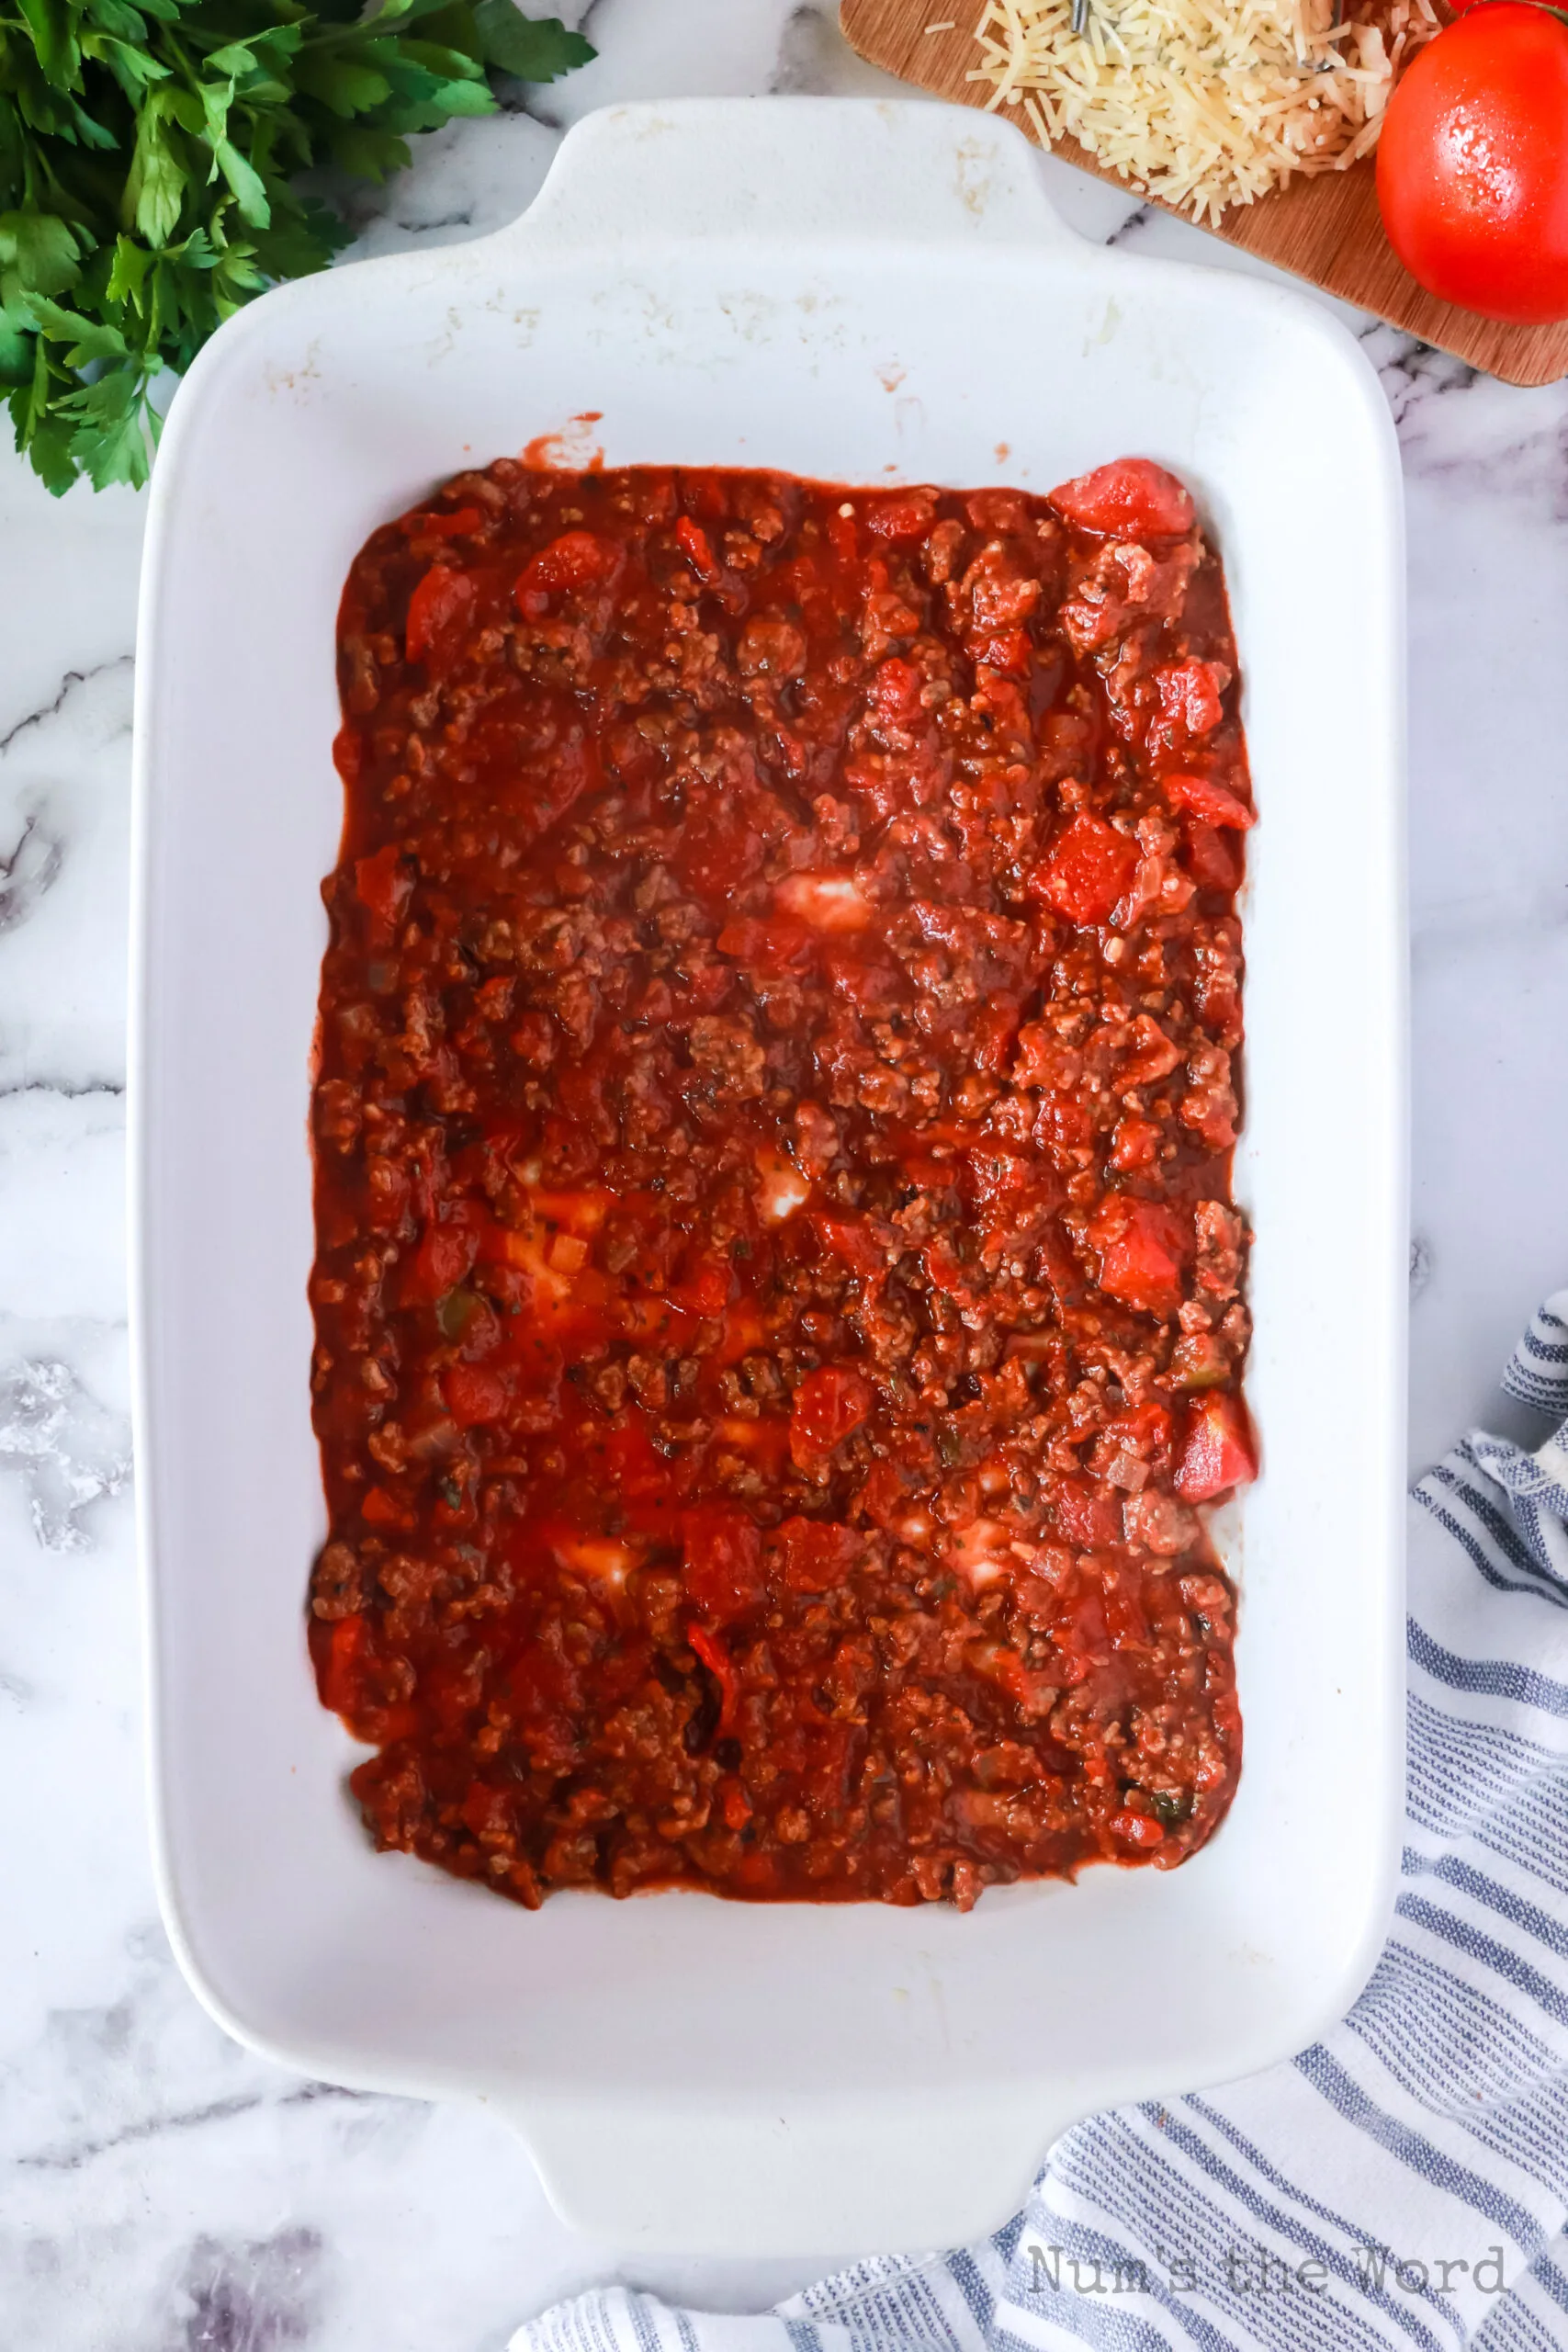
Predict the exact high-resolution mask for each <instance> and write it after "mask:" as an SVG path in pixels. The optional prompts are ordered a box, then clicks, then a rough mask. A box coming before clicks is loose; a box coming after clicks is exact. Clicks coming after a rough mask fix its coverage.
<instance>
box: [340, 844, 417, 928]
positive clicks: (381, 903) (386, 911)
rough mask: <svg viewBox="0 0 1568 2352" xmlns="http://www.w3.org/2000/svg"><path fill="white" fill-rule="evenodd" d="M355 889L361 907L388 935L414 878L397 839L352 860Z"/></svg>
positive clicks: (405, 904) (394, 924)
mask: <svg viewBox="0 0 1568 2352" xmlns="http://www.w3.org/2000/svg"><path fill="white" fill-rule="evenodd" d="M354 888H355V896H356V897H357V898H358V899H359V902H360V904H361V906H363V907H364V908H365V909H366V910H367V912H368V913H369V914H370V915H372V916H373V917H374V919H375V920H376V922H378V923H379V924H380V926H381V928H382V930H383V931H384V932H386V933H388V935H390V933H392V932H393V930H394V929H395V928H396V926H397V921H398V917H399V916H400V914H401V913H402V910H403V909H404V908H405V907H406V906H407V904H408V902H409V893H410V891H411V890H412V888H413V877H412V874H411V873H410V872H409V870H408V868H407V866H406V865H404V863H403V854H402V851H401V850H400V848H399V846H398V844H397V842H388V843H387V845H386V847H385V849H378V850H374V851H372V853H371V854H370V855H369V856H368V857H361V858H358V859H356V860H355V867H354Z"/></svg>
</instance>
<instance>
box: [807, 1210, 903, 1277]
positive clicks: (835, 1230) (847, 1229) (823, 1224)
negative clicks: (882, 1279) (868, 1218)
mask: <svg viewBox="0 0 1568 2352" xmlns="http://www.w3.org/2000/svg"><path fill="white" fill-rule="evenodd" d="M811 1222H812V1224H813V1225H814V1226H815V1227H816V1228H817V1233H818V1238H819V1239H820V1240H821V1242H822V1245H823V1247H824V1249H827V1250H831V1251H832V1253H833V1255H834V1257H835V1258H839V1259H841V1260H842V1261H843V1263H844V1264H845V1265H846V1266H848V1267H849V1268H850V1269H851V1271H852V1272H854V1273H857V1274H863V1275H866V1276H868V1277H869V1276H872V1275H874V1274H881V1273H885V1272H886V1270H887V1260H886V1254H885V1252H884V1250H883V1247H882V1244H881V1242H880V1241H878V1240H877V1238H876V1237H875V1235H874V1233H872V1232H871V1231H870V1230H869V1228H868V1227H866V1225H865V1224H864V1223H863V1220H862V1219H861V1218H859V1217H854V1216H814V1217H813V1218H812V1219H811Z"/></svg>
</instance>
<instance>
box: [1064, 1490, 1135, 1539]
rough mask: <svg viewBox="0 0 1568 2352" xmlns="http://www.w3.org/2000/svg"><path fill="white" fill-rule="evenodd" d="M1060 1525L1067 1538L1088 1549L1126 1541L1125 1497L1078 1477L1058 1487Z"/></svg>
mask: <svg viewBox="0 0 1568 2352" xmlns="http://www.w3.org/2000/svg"><path fill="white" fill-rule="evenodd" d="M1056 1527H1057V1532H1059V1533H1060V1535H1061V1537H1062V1539H1063V1541H1064V1542H1065V1543H1067V1544H1082V1545H1083V1546H1084V1547H1085V1549H1086V1550H1087V1549H1089V1548H1090V1547H1092V1546H1094V1545H1098V1544H1120V1543H1121V1541H1122V1498H1121V1497H1120V1496H1119V1495H1113V1494H1106V1493H1104V1492H1103V1491H1102V1490H1100V1489H1099V1488H1097V1487H1091V1486H1089V1484H1088V1483H1087V1482H1086V1481H1084V1480H1082V1479H1077V1478H1064V1479H1063V1480H1062V1482H1061V1485H1060V1486H1059V1487H1057V1489H1056Z"/></svg>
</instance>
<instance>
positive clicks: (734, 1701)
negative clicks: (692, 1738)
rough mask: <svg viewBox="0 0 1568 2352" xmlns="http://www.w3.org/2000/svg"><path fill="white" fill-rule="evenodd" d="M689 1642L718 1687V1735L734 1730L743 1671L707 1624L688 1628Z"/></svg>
mask: <svg viewBox="0 0 1568 2352" xmlns="http://www.w3.org/2000/svg"><path fill="white" fill-rule="evenodd" d="M686 1639H687V1640H688V1641H689V1642H690V1644H691V1645H692V1647H693V1648H694V1650H695V1652H696V1654H697V1656H698V1657H700V1658H701V1660H702V1662H703V1664H704V1665H705V1667H706V1668H707V1670H708V1672H709V1673H710V1674H711V1675H712V1676H713V1678H714V1679H715V1680H716V1682H717V1684H718V1694H719V1708H718V1723H717V1725H716V1730H717V1733H718V1736H719V1737H720V1738H723V1737H724V1736H725V1735H726V1733H728V1732H730V1731H733V1730H734V1728H735V1717H736V1713H737V1710H738V1709H739V1704H740V1669H739V1667H738V1666H737V1665H736V1663H735V1660H734V1659H733V1658H732V1657H730V1655H729V1652H728V1650H727V1649H726V1648H725V1646H724V1644H723V1642H722V1641H721V1640H720V1639H719V1637H718V1635H717V1634H716V1633H713V1632H711V1631H710V1630H709V1628H708V1627H707V1626H705V1625H688V1626H687V1628H686Z"/></svg>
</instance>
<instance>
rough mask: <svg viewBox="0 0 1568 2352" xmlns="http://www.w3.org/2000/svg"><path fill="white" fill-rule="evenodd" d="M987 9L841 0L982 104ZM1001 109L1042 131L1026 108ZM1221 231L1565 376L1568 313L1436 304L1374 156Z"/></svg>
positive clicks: (913, 71)
mask: <svg viewBox="0 0 1568 2352" xmlns="http://www.w3.org/2000/svg"><path fill="white" fill-rule="evenodd" d="M960 9H961V10H962V14H961V15H960V16H959V21H958V23H957V25H956V26H955V27H954V28H953V30H952V31H950V32H940V33H928V32H927V30H926V27H927V26H928V25H929V24H945V23H946V22H947V21H948V20H949V19H950V18H951V17H953V16H954V15H955V14H957V13H958V11H959V10H960ZM979 13H980V11H979V8H978V6H976V0H842V5H841V7H840V21H841V22H842V25H843V28H844V33H845V37H846V38H847V39H848V40H850V41H851V42H852V45H853V46H854V48H856V49H857V50H858V51H860V53H861V55H862V56H863V58H865V59H866V60H867V61H868V62H870V63H871V64H873V65H880V66H882V67H883V68H884V70H885V71H886V72H887V73H889V74H898V75H899V76H900V78H901V79H902V80H904V81H906V82H917V83H919V85H920V87H921V88H922V89H925V90H930V91H931V92H932V94H933V95H934V96H937V97H939V98H952V99H953V100H955V101H956V102H957V103H958V104H960V105H963V106H983V105H984V103H985V99H986V95H987V89H988V86H989V85H987V84H985V83H980V82H971V81H968V80H966V79H965V76H966V75H967V74H968V73H969V72H970V70H971V68H972V67H973V66H974V65H975V64H976V62H977V60H978V57H979V53H980V52H979V49H978V47H977V45H976V40H975V36H974V25H975V22H976V18H977V17H978V16H979ZM1003 111H1004V113H1005V114H1006V117H1007V119H1008V120H1009V121H1010V122H1015V123H1016V124H1017V125H1018V127H1019V129H1020V130H1024V131H1027V132H1028V133H1029V136H1030V137H1031V138H1033V137H1034V135H1035V134H1034V131H1033V130H1032V126H1031V124H1030V122H1029V119H1028V118H1027V117H1026V116H1025V114H1024V112H1023V110H1022V108H1021V107H1007V108H1004V110H1003ZM1052 152H1053V153H1055V154H1057V155H1060V156H1062V157H1064V158H1065V160H1066V162H1067V163H1069V164H1077V165H1078V166H1079V168H1080V169H1081V170H1083V171H1086V172H1093V173H1094V174H1095V175H1096V176H1097V177H1099V178H1100V179H1105V180H1110V181H1111V182H1112V184H1113V185H1114V186H1116V187H1126V185H1127V184H1126V182H1125V181H1124V180H1122V179H1121V178H1120V177H1119V176H1118V175H1117V174H1115V173H1114V172H1110V171H1107V170H1105V169H1104V168H1103V166H1102V165H1100V164H1097V163H1096V162H1095V161H1094V159H1093V157H1092V156H1089V155H1086V154H1085V153H1084V151H1083V149H1082V148H1081V147H1080V146H1079V145H1078V144H1077V141H1076V140H1071V139H1065V140H1060V141H1057V142H1056V144H1055V147H1054V148H1053V151H1052ZM1129 193H1131V191H1130V190H1129ZM1213 235H1215V236H1218V237H1224V239H1225V240H1226V242H1227V243H1230V244H1233V245H1240V246H1242V247H1244V248H1245V250H1246V251H1247V252H1248V253H1253V254H1258V255H1259V256H1260V258H1261V259H1263V260H1264V261H1271V262H1274V263H1276V264H1277V265H1278V266H1279V267H1280V268H1281V269H1289V270H1293V271H1294V273H1295V275H1296V276H1297V277H1308V278H1310V279H1311V280H1312V282H1313V284H1314V286H1321V287H1324V288H1325V289H1326V290H1327V292H1329V293H1330V294H1338V295H1340V296H1342V297H1343V299H1344V300H1346V301H1347V302H1354V303H1355V305H1356V307H1357V308H1358V310H1362V311H1376V313H1377V315H1378V316H1379V318H1382V319H1387V320H1388V321H1389V322H1390V323H1391V324H1392V325H1393V326H1396V327H1404V328H1406V329H1408V331H1409V332H1410V334H1417V335H1419V336H1420V337H1421V340H1422V341H1423V343H1435V344H1436V345H1438V348H1439V349H1440V350H1443V351H1451V352H1452V353H1453V354H1454V355H1455V356H1456V357H1457V358H1460V359H1465V360H1468V361H1469V363H1470V365H1471V366H1472V368H1480V369H1482V371H1483V373H1484V374H1486V375H1488V376H1501V377H1502V379H1503V380H1504V382H1505V383H1508V384H1552V383H1555V382H1556V381H1557V379H1558V378H1559V377H1560V376H1568V321H1564V322H1562V325H1560V326H1550V327H1508V326H1500V325H1498V324H1497V322H1495V320H1492V319H1478V318H1477V317H1476V316H1475V314H1474V312H1473V311H1459V310H1456V309H1455V308H1454V307H1453V305H1452V303H1450V302H1439V301H1438V300H1437V298H1436V296H1435V295H1431V294H1428V293H1427V292H1426V291H1425V290H1424V289H1423V288H1421V287H1419V286H1417V285H1416V280H1415V279H1414V278H1413V277H1411V276H1410V274H1409V272H1408V270H1406V269H1404V267H1403V266H1401V264H1400V263H1399V262H1397V261H1396V260H1395V259H1394V256H1393V249H1392V248H1391V246H1390V244H1389V242H1388V239H1387V238H1386V237H1385V236H1384V235H1383V232H1382V220H1380V219H1379V217H1378V199H1377V188H1376V185H1375V182H1374V178H1373V170H1372V165H1371V162H1370V161H1368V162H1365V163H1361V164H1354V165H1352V167H1351V168H1350V170H1349V171H1348V172H1325V173H1324V174H1323V175H1321V177H1319V178H1316V179H1296V180H1292V182H1291V184H1290V186H1289V187H1285V188H1282V189H1281V190H1280V193H1279V194H1278V195H1276V196H1266V197H1264V198H1261V199H1260V200H1259V201H1258V203H1256V204H1242V205H1235V206H1233V207H1232V209H1230V211H1228V212H1227V213H1226V214H1225V215H1224V219H1223V220H1222V221H1221V223H1220V225H1219V227H1218V228H1217V229H1216V230H1214V231H1213Z"/></svg>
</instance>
